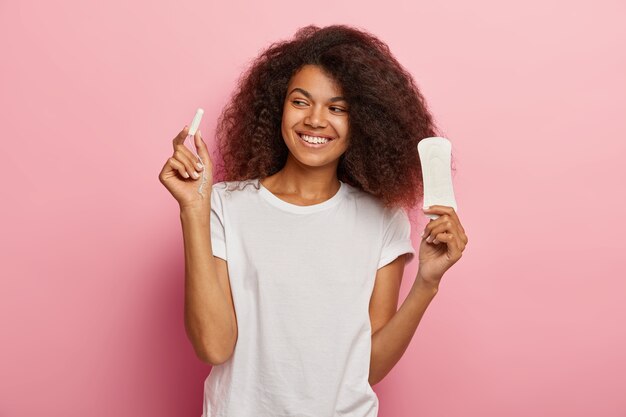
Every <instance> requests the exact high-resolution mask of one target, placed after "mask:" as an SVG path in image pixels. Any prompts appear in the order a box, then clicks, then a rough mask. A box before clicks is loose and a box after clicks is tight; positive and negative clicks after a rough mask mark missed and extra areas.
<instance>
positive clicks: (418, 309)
mask: <svg viewBox="0 0 626 417" xmlns="http://www.w3.org/2000/svg"><path fill="white" fill-rule="evenodd" d="M437 291H438V286H437V285H434V284H430V283H427V282H425V281H423V280H422V278H421V277H420V275H419V272H418V275H417V278H416V279H415V282H414V283H413V286H412V287H411V291H410V292H409V295H408V296H407V297H406V299H405V300H404V302H403V303H402V306H400V309H398V311H397V312H396V314H395V315H394V316H393V317H392V318H391V320H389V322H387V324H385V326H383V327H382V328H380V329H379V330H378V331H377V332H376V333H374V334H373V335H372V353H371V359H370V372H369V383H370V385H375V384H377V383H378V382H380V381H381V380H382V379H383V378H384V377H385V375H387V374H388V373H389V371H391V369H392V368H393V367H394V366H395V365H396V363H397V362H398V361H399V360H400V358H401V357H402V355H403V354H404V352H405V350H406V348H407V347H408V346H409V343H410V342H411V339H412V338H413V335H414V334H415V330H416V329H417V326H418V324H419V322H420V320H421V319H422V316H423V315H424V312H425V311H426V309H427V308H428V305H429V304H430V302H431V301H432V299H433V298H434V297H435V295H436V294H437Z"/></svg>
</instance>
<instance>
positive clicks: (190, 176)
mask: <svg viewBox="0 0 626 417" xmlns="http://www.w3.org/2000/svg"><path fill="white" fill-rule="evenodd" d="M188 133H189V127H188V126H185V128H184V129H183V130H181V132H180V133H179V134H178V135H177V136H176V137H175V138H174V140H173V141H172V143H173V145H174V154H173V155H172V157H171V158H169V159H168V160H167V162H166V163H165V165H164V166H163V169H162V170H161V173H160V174H159V181H161V183H162V184H163V185H164V186H165V188H167V190H168V191H169V192H170V193H171V194H172V195H173V196H174V198H175V199H176V201H178V204H179V205H180V208H181V210H182V209H185V208H204V209H206V208H208V207H210V205H211V199H210V196H211V187H212V185H213V163H212V161H211V158H210V157H209V151H208V150H207V147H206V144H205V143H204V141H203V140H202V138H201V136H200V131H199V130H198V131H197V132H196V134H195V135H194V142H195V146H196V150H197V152H198V156H200V159H201V160H202V164H203V165H204V166H203V167H200V166H198V165H196V163H197V162H198V158H196V156H195V155H194V154H193V153H192V152H191V151H190V150H189V148H187V147H186V146H185V145H184V143H183V142H185V139H186V138H187V135H188ZM202 171H205V172H204V176H205V181H206V182H205V184H204V186H203V187H202V192H201V193H200V192H199V188H200V184H201V182H202V181H203V178H202V174H203V172H202ZM194 173H196V174H197V176H195V175H194Z"/></svg>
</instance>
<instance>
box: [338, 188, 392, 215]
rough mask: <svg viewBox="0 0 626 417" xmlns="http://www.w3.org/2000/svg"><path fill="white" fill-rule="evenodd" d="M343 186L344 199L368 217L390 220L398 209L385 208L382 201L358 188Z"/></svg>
mask: <svg viewBox="0 0 626 417" xmlns="http://www.w3.org/2000/svg"><path fill="white" fill-rule="evenodd" d="M345 185H346V198H347V199H348V200H349V201H352V202H354V203H355V206H356V207H358V208H359V210H360V211H364V212H366V213H368V214H369V215H370V216H375V217H379V218H390V217H393V215H394V213H395V212H396V211H397V210H398V208H393V207H392V208H389V207H385V205H384V204H383V203H382V201H380V200H379V199H378V198H376V197H375V196H373V195H372V194H370V193H368V192H365V191H363V190H361V189H360V188H356V187H354V186H352V185H349V184H347V183H346V184H345Z"/></svg>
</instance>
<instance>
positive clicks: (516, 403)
mask: <svg viewBox="0 0 626 417" xmlns="http://www.w3.org/2000/svg"><path fill="white" fill-rule="evenodd" d="M430 3H432V2H430ZM453 3H456V4H453ZM373 4H374V3H373ZM376 4H377V6H372V5H364V4H363V2H361V1H357V0H350V1H339V2H337V1H332V2H331V1H319V2H308V3H306V2H295V3H294V2H287V1H282V2H279V1H274V2H271V3H269V4H268V3H267V2H259V3H258V4H253V3H251V2H243V1H240V2H219V3H218V2H204V3H201V2H197V3H194V2H176V3H175V2H171V3H169V4H166V3H162V4H160V5H156V6H155V5H154V3H153V2H145V1H142V2H134V3H132V2H130V3H129V2H127V1H121V0H113V1H107V2H84V1H62V2H44V1H40V2H33V1H28V0H20V1H19V2H18V1H7V0H5V1H2V2H0V50H1V53H2V59H1V61H0V75H1V76H0V117H1V122H2V130H3V132H2V133H3V146H2V165H3V173H4V175H3V178H2V184H1V185H2V191H3V199H2V201H3V202H2V206H1V207H2V216H0V219H1V221H2V236H3V238H2V240H1V242H2V243H1V244H2V247H0V253H1V256H2V261H1V263H0V265H1V266H0V268H1V270H0V275H1V280H0V329H1V332H2V342H1V344H0V375H1V377H0V416H7V417H8V416H11V417H21V416H35V415H46V416H64V417H68V416H83V415H89V416H95V417H100V416H102V417H105V416H106V417H109V416H117V417H126V416H150V417H158V416H164V417H165V416H194V417H197V416H199V415H200V413H201V407H202V383H203V380H204V378H205V377H206V376H207V374H208V372H209V370H210V367H209V366H208V365H204V364H203V363H202V362H200V361H199V360H198V359H197V358H196V357H195V355H194V353H193V350H192V347H191V344H190V343H189V342H188V340H187V338H186V335H185V332H184V327H183V278H184V277H183V246H182V235H181V229H180V222H179V217H178V205H177V204H176V202H175V200H174V199H173V198H172V197H171V196H170V195H169V193H168V192H167V190H166V189H165V188H164V187H163V186H162V185H161V184H160V183H159V181H158V178H157V176H158V173H159V171H160V170H161V167H162V166H163V164H164V163H165V161H166V159H167V158H168V157H169V156H170V155H171V153H172V144H171V140H172V138H173V136H174V135H175V134H176V133H177V132H178V131H179V130H180V129H182V127H183V126H184V125H185V124H187V123H189V122H190V121H191V117H192V116H193V114H194V112H195V109H196V108H197V107H203V108H204V109H205V111H206V114H205V118H204V120H203V122H202V125H201V127H202V131H203V132H204V136H205V137H206V138H207V141H208V142H210V143H212V133H213V130H214V128H215V122H216V118H217V115H218V112H219V110H220V109H221V108H222V106H223V105H224V103H225V102H226V100H227V97H228V94H229V93H230V91H231V90H232V88H233V86H234V83H235V80H236V78H237V77H238V75H239V74H240V73H241V71H242V70H243V69H244V68H245V67H246V65H247V63H248V62H249V61H250V60H251V59H252V58H254V57H255V56H256V54H257V53H258V52H259V51H260V50H261V49H262V48H265V47H266V46H268V45H269V43H270V42H272V41H276V40H279V39H284V38H287V37H290V36H291V35H292V34H293V33H294V31H295V30H296V29H297V28H298V27H301V26H304V25H306V24H308V23H315V24H318V25H322V26H323V25H327V24H331V23H346V24H351V25H356V26H359V27H362V28H365V29H367V30H369V31H371V32H372V33H374V34H376V35H378V36H379V37H380V38H381V39H383V40H384V41H386V42H387V43H388V44H389V46H390V47H391V50H392V51H393V52H394V54H395V55H396V56H397V58H398V59H399V60H400V62H401V63H402V64H403V65H404V66H405V67H406V68H408V69H409V70H410V71H411V73H412V74H413V75H414V76H415V79H416V81H417V83H418V85H419V86H420V87H421V89H422V91H423V93H424V94H425V96H426V98H427V99H428V102H429V104H430V107H431V109H432V111H433V114H434V115H435V117H436V119H437V122H438V123H439V125H440V126H441V128H442V129H443V131H444V133H445V135H446V136H447V137H449V138H450V139H451V140H452V141H453V144H454V153H455V159H456V174H455V177H454V181H455V190H456V194H457V201H458V204H459V209H458V214H459V216H460V218H461V221H462V223H463V225H464V226H465V228H466V230H467V233H468V236H469V238H470V242H469V246H468V248H467V249H466V252H465V254H464V257H463V258H462V259H461V260H460V261H459V263H457V264H456V265H455V266H453V267H452V269H451V270H450V271H448V273H447V274H446V276H445V277H444V282H443V283H442V286H441V289H440V292H439V295H438V296H437V297H436V298H435V300H434V301H433V303H432V304H431V306H430V308H429V309H428V311H427V312H426V315H425V316H424V319H423V321H422V323H421V324H420V326H419V328H418V330H417V333H416V335H415V337H414V338H413V340H412V342H411V345H410V346H409V348H408V350H407V351H406V353H405V355H404V357H403V358H402V360H401V361H400V362H399V363H398V365H397V366H396V368H394V369H393V371H392V372H391V373H390V374H389V375H388V376H387V378H386V379H385V380H384V381H383V382H381V383H380V384H378V385H376V386H375V390H376V392H377V393H378V395H379V398H380V401H381V406H380V416H381V417H391V416H394V417H409V416H420V417H454V416H459V417H460V416H463V417H465V416H477V417H478V416H480V417H491V416H493V417H496V416H498V417H501V416H507V417H517V416H520V417H522V416H568V417H577V416H581V417H582V416H585V417H586V416H607V417H609V416H610V417H613V416H614V417H618V416H621V417H624V416H626V396H624V390H625V387H626V357H625V354H624V352H626V330H625V329H626V324H625V319H626V303H624V298H625V295H626V283H625V281H624V279H625V278H626V274H625V272H626V257H625V256H624V253H623V251H624V247H625V246H626V244H625V231H626V230H625V229H626V227H625V225H626V222H625V221H624V218H623V216H624V213H625V212H626V207H625V206H626V204H625V202H626V201H625V200H626V197H625V195H624V180H625V179H626V175H625V174H626V172H624V171H625V169H624V166H625V165H626V163H625V162H624V159H623V158H624V155H625V154H626V122H625V120H626V119H625V117H624V114H625V110H626V105H625V104H626V77H624V74H626V48H624V45H625V41H626V32H625V29H624V28H625V26H624V25H623V22H624V17H625V12H626V7H625V6H624V3H623V2H621V1H605V0H601V1H595V2H592V3H590V2H571V1H549V2H545V1H539V0H531V1H527V2H516V4H513V3H512V2H501V1H486V0H479V1H475V2H462V1H457V2H452V3H451V2H445V4H444V2H438V4H436V5H432V4H428V5H427V4H426V2H423V4H422V5H420V4H415V3H414V2H408V1H395V0H394V1H386V2H384V5H381V4H380V3H378V2H377V3H376ZM583 4H593V6H590V5H583ZM424 222H425V220H424V218H423V217H421V218H420V224H419V225H416V229H415V231H414V235H413V236H414V243H415V246H416V249H417V247H418V246H417V245H419V233H418V231H421V229H422V227H423V225H424ZM416 271H417V264H416V262H414V263H411V264H410V265H409V266H408V268H407V270H406V274H405V278H404V281H403V288H402V294H401V299H404V297H405V295H406V294H407V292H408V290H409V288H410V285H411V284H412V282H413V278H414V276H415V273H416ZM320 417H325V416H320Z"/></svg>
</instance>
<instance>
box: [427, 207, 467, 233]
mask: <svg viewBox="0 0 626 417" xmlns="http://www.w3.org/2000/svg"><path fill="white" fill-rule="evenodd" d="M423 211H424V213H437V214H447V215H448V216H450V217H452V218H453V219H454V220H455V221H456V222H457V223H458V225H459V227H460V228H461V231H462V232H463V233H465V229H463V226H462V225H461V220H459V216H457V214H456V211H454V207H450V206H438V205H433V206H430V207H428V209H424V210H423Z"/></svg>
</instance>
